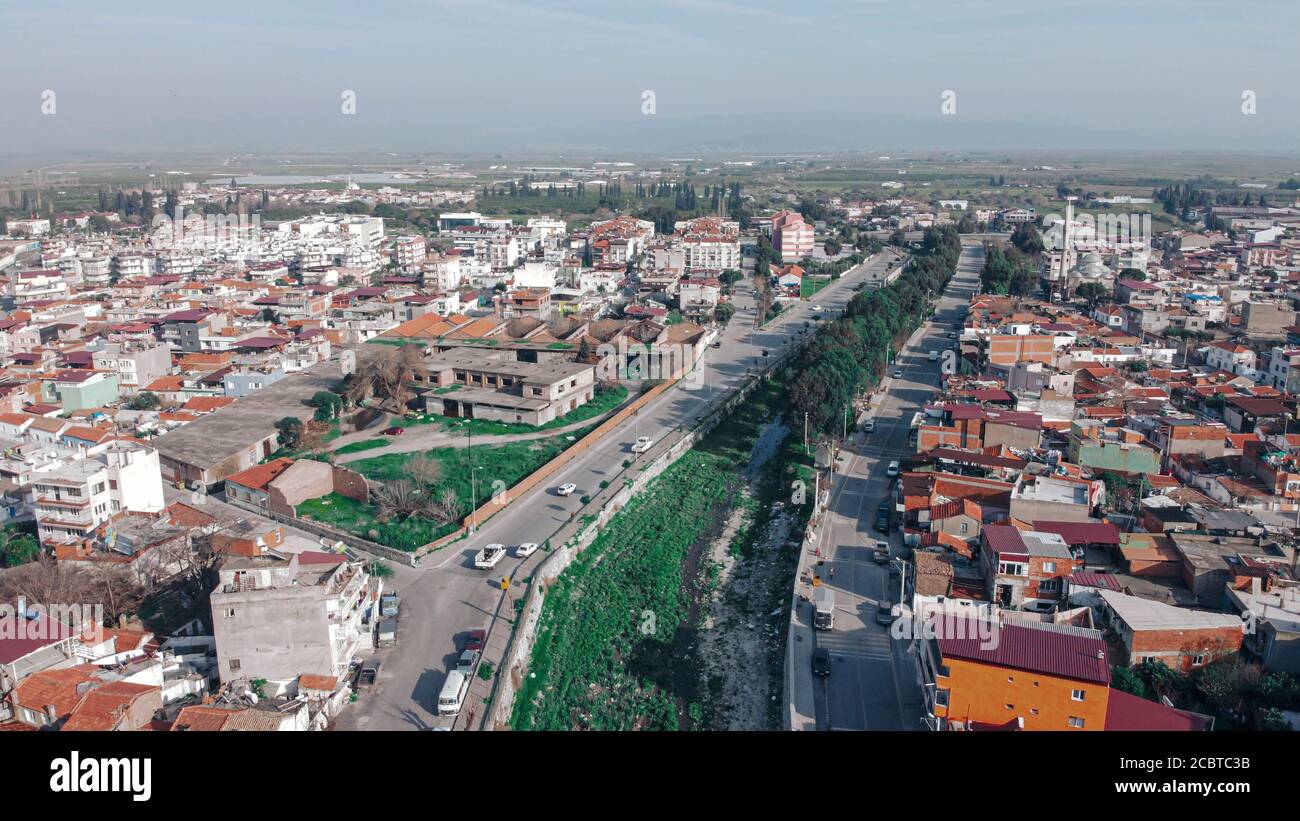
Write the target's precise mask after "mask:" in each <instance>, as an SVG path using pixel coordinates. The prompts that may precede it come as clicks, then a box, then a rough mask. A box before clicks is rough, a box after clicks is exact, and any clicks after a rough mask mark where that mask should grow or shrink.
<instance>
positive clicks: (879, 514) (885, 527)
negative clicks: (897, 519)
mask: <svg viewBox="0 0 1300 821" xmlns="http://www.w3.org/2000/svg"><path fill="white" fill-rule="evenodd" d="M891 507H892V505H891V504H890V503H889V500H888V499H886V500H885V501H883V502H881V503H880V507H878V508H876V530H879V531H880V532H881V533H888V532H889V512H890V508H891Z"/></svg>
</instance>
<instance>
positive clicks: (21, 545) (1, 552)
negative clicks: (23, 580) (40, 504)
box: [0, 525, 41, 567]
mask: <svg viewBox="0 0 1300 821" xmlns="http://www.w3.org/2000/svg"><path fill="white" fill-rule="evenodd" d="M40 555H41V545H40V542H38V541H36V536H34V535H33V534H31V533H24V532H23V531H22V530H20V529H19V527H18V526H17V525H6V526H5V527H3V528H0V566H4V567H17V566H19V565H21V564H27V563H28V562H30V561H34V560H35V559H36V558H37V557H39V556H40Z"/></svg>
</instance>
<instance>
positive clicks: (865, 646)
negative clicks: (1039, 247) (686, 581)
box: [795, 245, 984, 730]
mask: <svg viewBox="0 0 1300 821" xmlns="http://www.w3.org/2000/svg"><path fill="white" fill-rule="evenodd" d="M983 262H984V251H983V248H982V247H981V246H979V245H968V246H964V247H963V249H962V255H961V259H960V261H959V262H958V265H957V272H956V275H955V276H954V277H953V279H952V281H951V282H950V283H949V285H948V288H947V289H946V290H945V291H944V293H943V295H942V296H941V297H940V298H939V299H938V300H937V301H936V303H935V314H934V316H933V317H932V318H931V320H930V321H929V322H927V323H925V325H923V326H922V327H921V328H920V329H919V330H918V331H917V332H916V333H915V334H913V336H912V338H911V339H909V340H908V344H907V345H906V346H905V347H904V348H903V350H902V351H901V352H900V353H899V356H898V359H897V362H896V363H895V364H894V365H892V366H890V369H889V375H888V376H887V378H886V380H885V383H884V389H885V390H884V392H883V393H882V394H880V398H879V401H878V403H877V404H876V405H874V406H873V407H872V409H871V410H870V416H871V418H873V419H874V420H875V423H876V426H875V431H874V432H872V433H870V434H866V433H859V434H857V436H855V437H853V441H852V443H851V444H850V445H849V446H847V447H846V448H845V449H844V450H845V451H847V456H846V459H845V461H842V462H841V463H840V465H841V467H840V470H839V472H837V473H836V475H835V479H834V482H833V484H832V487H831V497H830V502H829V505H828V513H827V517H826V520H825V523H824V524H823V525H822V529H821V534H820V543H819V549H820V551H821V556H822V559H821V561H822V565H821V567H820V568H819V570H820V575H821V578H822V581H823V584H826V585H827V586H829V587H830V588H831V589H833V590H834V591H835V599H836V602H835V604H836V612H835V629H834V630H831V631H816V633H815V637H814V641H815V645H816V646H822V647H828V648H829V649H830V651H831V670H832V672H831V675H830V676H827V677H825V678H821V679H815V680H814V681H813V687H814V705H815V711H816V724H817V728H818V729H819V730H917V729H921V727H920V715H921V714H920V705H921V693H920V690H919V687H918V684H917V682H916V676H915V665H914V663H913V661H912V660H911V659H910V657H909V656H908V654H907V647H906V644H905V643H904V642H901V641H897V640H891V639H890V637H889V632H888V631H889V628H887V627H885V626H882V625H880V624H878V623H877V622H876V610H877V608H878V607H879V606H880V605H881V604H882V603H884V604H886V605H889V604H896V603H897V602H898V600H899V582H900V578H901V577H900V575H899V563H900V560H899V559H898V558H897V557H899V556H900V555H901V550H900V548H901V546H902V540H901V536H900V534H899V532H898V531H897V529H895V530H893V531H892V532H891V534H890V536H889V540H890V542H891V555H892V556H893V557H894V560H893V562H892V563H891V564H890V565H882V564H877V563H875V562H874V561H872V559H871V549H872V548H873V547H874V546H875V542H876V540H877V539H880V538H885V537H884V536H882V535H881V534H880V533H878V532H877V531H876V530H875V521H876V510H877V507H878V506H879V504H880V502H881V501H882V500H884V499H889V500H890V501H891V503H892V502H893V496H892V494H893V490H894V481H895V480H893V479H890V478H889V477H887V476H886V475H885V473H886V468H887V466H888V464H889V462H890V461H891V460H894V459H900V458H902V457H903V456H905V455H907V454H908V453H909V452H911V449H910V448H909V447H908V436H907V435H908V428H909V426H910V423H911V420H912V417H913V415H914V414H915V413H916V411H918V410H919V409H920V407H921V405H922V404H923V403H924V402H925V401H927V400H929V399H930V398H932V397H933V396H934V394H935V393H936V391H937V390H938V386H939V375H940V371H939V367H940V363H939V362H931V361H929V352H930V351H932V350H933V351H943V350H944V349H946V348H951V347H952V346H953V344H954V341H953V340H951V339H948V336H947V335H948V333H949V332H950V331H952V330H953V328H954V323H956V322H957V321H958V320H959V319H960V317H961V309H962V308H963V307H964V306H966V305H968V304H969V302H970V297H971V295H972V294H974V293H975V292H976V291H977V290H978V283H979V270H980V266H981V265H983ZM895 368H898V369H900V370H901V371H902V377H901V378H899V379H895V378H893V375H892V374H893V372H894V369H895ZM893 521H894V526H895V528H897V524H898V514H897V513H895V514H894V520H893ZM801 678H802V679H803V680H804V681H807V677H802V676H797V677H796V678H795V681H796V682H798V681H799V680H800V679H801Z"/></svg>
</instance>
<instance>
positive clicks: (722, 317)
mask: <svg viewBox="0 0 1300 821" xmlns="http://www.w3.org/2000/svg"><path fill="white" fill-rule="evenodd" d="M735 315H736V306H734V305H732V304H731V303H730V302H719V303H718V304H717V307H715V308H714V309H713V318H714V319H715V320H717V321H718V323H720V324H722V325H726V324H727V323H728V322H730V321H731V318H732V317H733V316H735Z"/></svg>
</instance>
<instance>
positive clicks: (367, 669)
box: [352, 659, 379, 690]
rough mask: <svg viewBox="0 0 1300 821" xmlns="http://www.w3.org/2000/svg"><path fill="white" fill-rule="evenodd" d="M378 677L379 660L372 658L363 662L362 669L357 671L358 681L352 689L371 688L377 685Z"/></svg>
mask: <svg viewBox="0 0 1300 821" xmlns="http://www.w3.org/2000/svg"><path fill="white" fill-rule="evenodd" d="M377 678H379V660H378V659H370V660H369V661H367V662H366V663H365V664H362V665H361V669H360V670H358V671H357V683H356V686H355V687H353V688H352V689H354V690H369V689H370V688H371V687H374V686H375V679H377Z"/></svg>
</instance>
